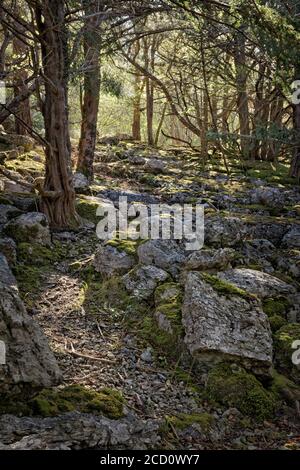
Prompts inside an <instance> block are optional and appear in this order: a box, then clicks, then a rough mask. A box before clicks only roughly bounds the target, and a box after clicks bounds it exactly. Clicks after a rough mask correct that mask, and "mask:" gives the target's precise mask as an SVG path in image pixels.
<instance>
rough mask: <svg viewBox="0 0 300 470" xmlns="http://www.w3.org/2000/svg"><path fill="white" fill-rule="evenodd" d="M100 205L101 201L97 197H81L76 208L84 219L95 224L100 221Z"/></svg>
mask: <svg viewBox="0 0 300 470" xmlns="http://www.w3.org/2000/svg"><path fill="white" fill-rule="evenodd" d="M98 207H99V202H97V201H96V200H95V199H92V198H91V199H88V198H83V197H82V198H80V199H77V200H76V210H77V213H78V214H79V215H80V217H82V218H83V219H86V220H88V221H90V222H93V223H94V224H97V223H98V222H99V217H98V216H97V209H98Z"/></svg>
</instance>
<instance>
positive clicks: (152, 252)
mask: <svg viewBox="0 0 300 470" xmlns="http://www.w3.org/2000/svg"><path fill="white" fill-rule="evenodd" d="M137 252H138V257H139V262H140V263H141V264H147V265H148V264H151V265H154V266H157V267H159V268H162V269H164V270H165V271H168V272H169V273H170V274H172V275H173V276H174V275H176V274H177V273H178V270H179V267H180V266H181V265H182V264H183V262H184V261H185V258H186V253H187V252H185V251H184V249H183V247H182V246H181V245H180V244H179V243H177V242H176V241H175V240H149V241H147V242H145V243H142V244H141V245H140V246H139V247H138V250H137Z"/></svg>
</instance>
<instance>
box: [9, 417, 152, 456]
mask: <svg viewBox="0 0 300 470" xmlns="http://www.w3.org/2000/svg"><path fill="white" fill-rule="evenodd" d="M160 425H161V422H160V421H158V420H157V421H154V420H150V419H149V420H147V421H143V420H141V419H139V418H137V417H135V416H134V415H131V414H130V415H128V416H126V417H125V418H122V419H118V420H111V419H108V418H105V417H102V416H92V415H85V414H82V413H77V412H73V413H66V414H64V415H61V416H57V417H54V418H26V417H24V418H17V417H16V416H10V415H4V416H1V417H0V449H2V450H9V449H10V450H17V449H18V450H76V449H120V450H125V449H141V450H145V449H151V448H157V447H158V446H159V442H160V437H159V426H160Z"/></svg>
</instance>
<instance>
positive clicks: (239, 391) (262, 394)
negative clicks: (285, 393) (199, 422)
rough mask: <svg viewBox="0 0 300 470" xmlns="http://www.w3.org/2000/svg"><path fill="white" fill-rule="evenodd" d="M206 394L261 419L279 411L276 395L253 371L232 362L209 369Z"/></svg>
mask: <svg viewBox="0 0 300 470" xmlns="http://www.w3.org/2000/svg"><path fill="white" fill-rule="evenodd" d="M206 393H207V396H208V398H210V399H212V400H215V401H217V402H219V403H221V404H223V405H225V406H227V407H234V408H237V409H238V410H240V411H241V412H242V413H243V414H245V415H247V416H251V417H253V418H255V419H257V420H259V421H262V420H264V419H268V418H271V417H272V416H273V414H274V412H275V407H276V397H275V396H274V394H273V393H272V392H269V391H267V390H266V389H264V387H263V386H262V384H261V383H260V382H259V381H258V380H257V379H256V377H254V376H253V375H252V374H249V373H248V372H246V371H245V370H244V369H242V368H237V367H234V366H233V365H230V364H226V363H222V364H219V365H217V366H216V367H214V368H213V369H212V370H211V371H210V372H209V374H208V380H207V385H206Z"/></svg>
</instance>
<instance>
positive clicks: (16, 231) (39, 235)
mask: <svg viewBox="0 0 300 470" xmlns="http://www.w3.org/2000/svg"><path fill="white" fill-rule="evenodd" d="M4 231H5V233H6V234H7V235H8V236H11V237H12V238H13V239H14V240H15V241H16V242H29V243H40V244H41V245H44V246H47V245H50V244H51V236H50V230H49V225H48V221H47V217H46V216H45V215H44V214H42V213H40V212H28V214H22V215H20V216H19V217H17V218H15V219H13V220H11V221H9V222H8V223H7V224H6V225H5V227H4Z"/></svg>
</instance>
